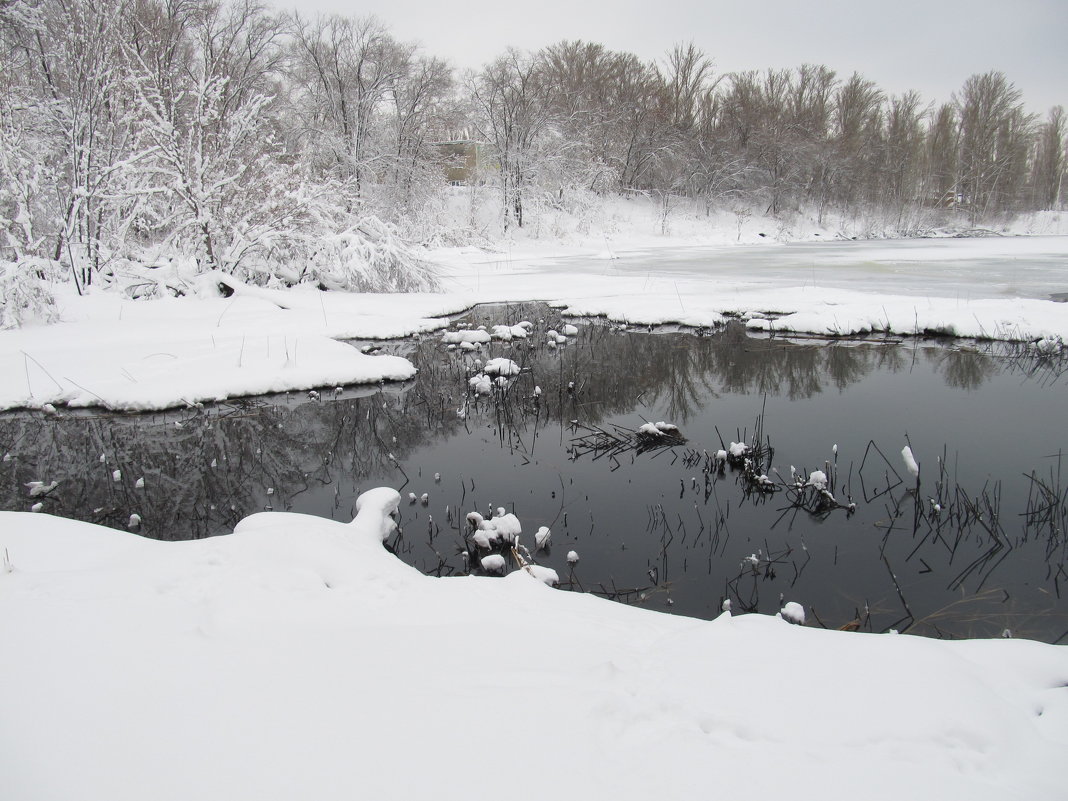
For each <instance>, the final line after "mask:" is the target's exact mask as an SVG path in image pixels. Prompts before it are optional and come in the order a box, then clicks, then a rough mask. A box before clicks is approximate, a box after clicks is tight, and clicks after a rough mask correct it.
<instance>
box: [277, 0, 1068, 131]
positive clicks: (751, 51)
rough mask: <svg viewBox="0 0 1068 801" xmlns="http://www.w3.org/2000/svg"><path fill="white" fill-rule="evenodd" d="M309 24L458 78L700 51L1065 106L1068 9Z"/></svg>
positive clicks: (690, 8)
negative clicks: (548, 53) (360, 27)
mask: <svg viewBox="0 0 1068 801" xmlns="http://www.w3.org/2000/svg"><path fill="white" fill-rule="evenodd" d="M274 5H275V6H276V7H277V8H290V9H292V8H296V9H298V10H300V11H301V12H302V13H306V14H315V13H317V12H331V13H339V14H344V15H348V16H363V15H367V14H375V15H376V16H378V17H379V18H380V19H382V20H383V21H384V22H385V23H386V24H387V25H388V26H389V27H390V29H391V31H392V32H393V35H394V36H396V37H397V38H398V39H401V40H404V41H415V42H419V43H420V44H422V45H423V47H424V49H425V50H426V51H427V52H429V53H431V54H433V55H437V56H441V57H443V58H447V59H449V60H450V61H452V62H453V64H454V65H456V66H457V67H461V68H464V67H478V66H481V65H482V64H484V63H485V62H486V61H489V60H490V59H491V58H493V57H494V56H496V55H498V54H499V53H501V52H503V50H504V48H505V47H507V46H509V45H511V46H514V47H518V48H521V49H530V50H534V49H537V48H540V47H543V46H545V45H547V44H552V43H554V42H558V41H560V40H562V39H584V40H587V41H595V42H600V43H601V44H603V45H605V46H607V47H609V48H611V49H613V50H627V51H630V52H633V53H636V54H637V55H639V56H641V57H642V58H645V59H653V58H659V57H660V56H662V55H663V53H664V52H665V51H666V50H668V49H669V48H670V47H671V46H672V44H673V43H675V42H680V41H689V40H693V41H694V43H695V44H697V45H698V46H699V47H701V48H702V49H703V50H704V51H705V52H706V53H707V54H708V55H710V56H711V57H712V59H713V61H714V62H715V65H716V69H717V70H718V71H719V72H731V71H734V70H743V69H764V68H766V67H793V66H797V65H798V64H801V63H804V62H814V63H822V64H826V65H827V66H829V67H831V68H832V69H834V70H836V71H837V72H838V73H839V75H849V74H851V73H852V72H853V71H854V70H856V71H859V72H861V73H862V74H863V75H864V76H865V77H867V78H869V79H871V80H873V81H875V82H876V83H877V84H878V85H879V86H880V87H881V88H883V89H884V90H886V91H888V92H900V91H904V90H906V89H917V90H919V91H920V92H921V93H922V94H923V96H924V99H925V100H935V101H943V100H949V98H950V94H951V93H952V92H953V91H955V90H956V89H958V88H959V87H960V85H961V84H962V83H963V82H964V79H965V78H967V77H968V76H969V75H971V74H973V73H976V72H986V71H987V70H991V69H998V70H1001V71H1002V72H1004V73H1005V74H1006V75H1007V76H1008V77H1009V79H1010V80H1011V81H1013V82H1014V83H1015V84H1016V86H1017V87H1018V88H1020V89H1021V90H1022V91H1023V94H1024V100H1025V102H1026V103H1027V105H1028V107H1029V108H1030V109H1031V110H1033V111H1038V112H1041V113H1042V114H1043V115H1044V114H1045V111H1046V110H1047V109H1048V108H1049V107H1050V106H1051V105H1054V104H1061V105H1065V106H1068V0H748V2H742V0H734V1H733V2H725V1H724V0H524V1H523V2H502V1H501V0H465V1H464V2H453V3H450V2H446V1H444V0H362V2H358V3H355V2H352V0H301V1H300V2H299V3H295V2H292V0H274Z"/></svg>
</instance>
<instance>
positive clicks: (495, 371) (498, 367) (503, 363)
mask: <svg viewBox="0 0 1068 801" xmlns="http://www.w3.org/2000/svg"><path fill="white" fill-rule="evenodd" d="M483 371H484V372H485V373H486V375H497V376H506V377H507V376H516V375H519V365H518V364H516V363H515V362H513V361H512V360H511V359H504V358H499V359H490V360H489V361H488V362H486V366H485V367H484V368H483Z"/></svg>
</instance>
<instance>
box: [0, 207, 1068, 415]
mask: <svg viewBox="0 0 1068 801" xmlns="http://www.w3.org/2000/svg"><path fill="white" fill-rule="evenodd" d="M620 225H621V229H620V233H618V234H617V235H616V236H615V241H614V245H613V248H614V251H615V252H616V254H617V255H618V256H619V258H617V259H614V260H611V261H608V262H605V261H604V260H599V259H596V258H593V256H594V255H595V254H596V252H597V250H596V249H595V247H594V245H595V244H596V242H597V241H599V242H600V248H603V242H604V239H603V236H595V237H591V238H590V239H589V241H587V240H582V239H580V240H578V241H575V242H563V241H560V240H557V241H548V240H546V241H539V240H526V241H520V242H516V243H508V242H505V243H502V244H501V246H500V247H501V250H499V251H487V250H481V249H477V248H450V249H439V250H435V251H427V252H426V254H425V255H426V257H427V258H428V259H430V260H432V261H434V262H436V263H437V264H438V265H439V267H440V271H441V278H442V286H443V289H442V291H441V292H436V293H413V294H368V295H357V294H347V293H343V292H321V291H318V290H315V289H311V288H299V287H298V288H296V289H292V290H271V289H261V288H256V287H246V286H243V285H241V284H238V283H236V282H234V281H229V282H228V283H230V284H231V285H233V286H234V287H235V288H236V290H237V291H236V294H234V295H233V297H230V298H220V297H218V294H217V292H215V291H214V290H213V288H212V287H211V286H210V282H209V281H208V280H207V278H205V279H204V280H202V281H201V291H200V292H199V294H197V295H195V296H192V297H186V298H162V299H155V300H139V301H132V300H128V299H125V298H124V297H123V296H122V295H121V294H117V293H108V292H104V291H95V290H94V291H92V292H90V293H89V294H87V295H86V296H85V297H78V296H77V295H76V294H74V293H73V291H72V290H71V289H70V287H68V286H65V285H61V286H58V287H56V295H57V303H58V312H59V318H60V321H59V322H57V323H54V324H50V325H44V324H34V323H29V324H26V325H24V326H23V327H22V328H19V329H14V330H5V331H0V371H2V374H3V375H5V376H7V380H6V381H5V382H3V384H2V385H0V408H5V409H6V408H16V407H29V408H41V409H43V408H47V406H46V405H47V404H52V405H53V406H54V405H56V404H69V405H72V406H89V405H97V406H105V407H108V408H113V409H132V410H151V409H161V408H167V407H175V406H184V405H187V404H190V403H197V402H205V401H212V400H218V399H224V398H232V397H237V396H241V395H254V394H262V393H268V392H282V391H288V390H297V389H309V388H312V387H332V386H337V385H344V384H350V383H373V382H378V381H380V380H403V379H405V378H408V377H410V376H411V375H413V373H414V367H413V366H412V365H411V364H410V363H409V362H407V360H404V359H401V358H398V357H395V356H389V355H377V356H374V355H369V354H361V353H359V351H358V350H357V349H355V348H352V347H351V346H349V345H347V344H345V343H344V342H342V341H340V340H344V339H356V338H362V339H368V338H371V339H384V338H390V337H400V336H405V335H408V334H414V333H427V332H432V331H438V330H442V329H444V328H445V327H446V319H445V318H446V316H447V315H450V314H454V313H457V312H460V311H463V310H465V309H468V308H470V307H471V306H472V305H473V304H476V303H486V302H522V301H528V300H544V301H548V302H550V303H552V304H555V305H558V306H561V307H566V308H567V313H568V315H569V317H573V318H574V317H582V316H594V315H603V316H605V317H607V318H608V319H611V320H615V321H620V322H627V323H631V324H659V323H667V322H676V323H683V324H686V325H692V326H702V327H709V326H714V325H717V324H721V323H723V322H724V321H725V320H726V319H728V316H733V317H737V318H738V319H741V320H742V321H744V322H745V324H746V325H747V326H748V327H749V328H750V329H752V330H754V331H766V332H779V331H792V332H812V333H817V334H843V335H844V334H856V333H865V332H871V331H876V332H885V331H889V332H893V333H897V334H923V333H925V332H940V333H950V334H956V335H958V336H964V337H993V338H1003V339H1016V340H1032V341H1036V342H1042V343H1046V344H1045V345H1043V347H1056V346H1058V343H1063V342H1064V341H1066V340H1068V314H1066V313H1065V306H1063V305H1062V304H1059V303H1055V302H1053V301H1052V300H1050V296H1051V295H1053V294H1055V293H1060V292H1064V291H1066V286H1065V283H1064V278H1063V264H1064V263H1065V261H1066V260H1068V237H1065V236H1033V237H1028V236H1004V237H987V238H982V239H929V240H896V241H887V240H879V241H867V242H853V241H837V242H824V241H818V242H794V243H789V244H783V243H782V242H774V241H765V240H758V239H756V234H755V233H754V234H753V237H752V238H751V239H749V238H748V234H747V240H743V241H753V240H755V241H757V242H760V244H755V243H754V244H734V245H729V244H724V242H726V241H733V240H734V237H733V235H732V236H730V237H725V236H724V235H723V229H722V228H715V227H713V228H709V227H708V222H707V221H704V220H703V219H702V222H701V223H700V225H698V223H697V222H694V223H693V225H691V226H690V228H689V229H688V232H687V229H685V228H684V227H683V226H681V225H680V226H678V228H679V229H680V230H681V231H683V232H684V233H683V234H680V235H678V236H675V237H674V238H672V237H665V236H662V235H659V234H654V233H652V232H651V230H648V229H647V227H646V226H644V224H642V225H633V226H631V227H630V228H626V227H625V226H624V225H623V223H622V221H621V223H620ZM728 229H729V231H730V232H731V233H732V234H733V231H734V226H733V224H731V225H730V226H728ZM624 230H625V231H626V235H625V236H624V233H623V231H624ZM801 230H802V229H800V228H799V229H798V234H797V235H798V236H800V235H801ZM643 231H644V232H643ZM698 232H701V233H700V234H698ZM571 327H572V324H570V323H569V324H567V325H565V326H563V331H564V334H561V333H555V334H554V337H553V338H552V339H551V340H549V342H550V343H552V344H554V345H555V344H564V343H565V342H566V341H567V338H566V336H565V334H566V333H567V332H570V331H571ZM507 328H508V332H509V335H511V336H512V337H517V336H521V334H520V333H519V331H524V332H525V331H527V330H529V323H525V321H524V322H523V323H519V324H517V325H515V326H508V327H507ZM503 330H504V329H503V328H502V329H500V333H501V334H502V335H503ZM442 337H443V340H444V341H445V342H446V343H451V344H453V345H456V346H458V347H464V348H475V347H478V346H484V345H486V343H489V342H491V340H492V334H491V333H490V332H488V331H486V330H483V329H475V330H464V331H451V332H449V331H446V332H445V333H444V334H442Z"/></svg>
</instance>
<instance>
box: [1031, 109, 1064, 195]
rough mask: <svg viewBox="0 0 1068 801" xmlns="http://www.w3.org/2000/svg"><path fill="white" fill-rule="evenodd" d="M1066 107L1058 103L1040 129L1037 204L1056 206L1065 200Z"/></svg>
mask: <svg viewBox="0 0 1068 801" xmlns="http://www.w3.org/2000/svg"><path fill="white" fill-rule="evenodd" d="M1064 129H1065V119H1064V107H1063V106H1054V107H1053V108H1051V109H1050V110H1049V114H1048V115H1047V117H1046V121H1045V122H1044V123H1042V125H1041V126H1040V127H1039V131H1038V141H1037V143H1036V149H1035V150H1036V152H1035V159H1034V170H1033V177H1032V184H1033V186H1034V193H1035V206H1036V208H1040V209H1055V208H1057V207H1058V206H1059V204H1060V202H1061V192H1062V189H1063V187H1064V173H1065V159H1066V153H1065V130H1064Z"/></svg>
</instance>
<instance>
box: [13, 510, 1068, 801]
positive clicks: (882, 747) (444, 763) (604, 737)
mask: <svg viewBox="0 0 1068 801" xmlns="http://www.w3.org/2000/svg"><path fill="white" fill-rule="evenodd" d="M399 498H400V496H399V494H398V493H397V492H396V491H394V490H392V489H379V490H372V491H371V492H370V493H365V494H364V495H362V496H361V497H360V500H359V502H358V512H357V515H356V517H355V519H354V520H353V521H352V522H351V523H340V522H336V521H332V520H326V519H322V518H316V517H312V516H308V515H301V514H292V513H282V512H276V513H260V514H256V515H253V516H251V517H248V518H246V519H245V520H243V521H242V522H241V523H240V524H239V525H238V526H237V528H236V529H235V532H234V534H232V535H230V536H223V537H213V538H209V539H205V540H196V541H190V542H160V541H154V540H147V539H144V538H142V537H139V536H136V535H134V534H131V533H128V532H119V531H113V530H108V529H104V528H100V527H98V526H93V525H89V524H85V523H78V522H75V521H70V520H65V519H60V518H55V517H52V516H50V515H47V514H37V515H31V514H27V513H14V512H7V513H2V514H0V552H3V553H6V554H8V555H9V556H8V558H7V559H6V560H5V565H8V567H7V568H6V569H5V570H3V571H0V599H2V603H3V609H4V614H3V615H0V643H3V649H4V658H3V659H0V686H3V687H6V688H12V691H11V692H8V693H6V694H5V697H4V711H3V716H2V718H0V753H2V754H3V755H4V765H5V768H4V793H3V795H4V799H5V801H30V799H34V801H38V800H40V799H48V800H49V801H51V800H52V799H56V800H57V801H58V799H71V798H77V799H84V801H105V799H106V801H141V799H145V798H152V799H158V801H179V799H189V798H219V797H225V798H229V799H257V800H261V799H262V800H263V801H282V799H289V798H298V797H299V798H322V799H329V798H354V797H360V798H380V799H407V798H443V799H460V798H490V797H493V796H496V795H499V794H500V788H502V787H508V788H509V789H508V792H507V795H508V796H509V797H510V798H516V799H519V800H520V801H528V800H529V801H534V800H535V799H542V798H545V797H546V796H548V795H552V794H554V793H557V794H558V791H559V777H558V776H557V775H556V774H554V773H553V772H552V771H531V772H529V773H528V774H525V775H524V776H523V780H522V781H521V782H516V781H515V779H516V773H515V764H514V762H513V761H511V760H497V759H486V760H481V761H480V762H479V764H478V776H479V779H478V781H477V782H475V783H471V782H463V781H461V782H456V783H453V782H450V781H448V780H446V779H444V778H443V777H446V776H448V775H449V771H453V772H455V770H456V767H457V766H458V765H460V766H463V765H471V764H472V759H473V758H474V757H473V751H472V748H475V747H476V746H473V745H472V744H473V743H486V742H501V743H507V744H508V749H509V751H510V752H513V751H514V753H537V754H538V755H539V759H541V760H543V761H544V763H545V764H548V765H553V764H572V765H574V764H578V765H581V766H582V770H581V771H577V772H575V773H574V774H573V775H571V776H570V778H569V780H568V792H567V795H569V796H574V797H591V798H594V797H596V798H602V797H604V798H623V799H637V798H695V797H699V796H701V795H705V794H707V793H708V791H709V788H710V787H714V790H715V793H716V794H717V795H723V796H724V797H728V796H735V795H738V796H742V795H746V794H750V795H751V794H752V792H753V777H754V776H759V777H760V779H759V785H760V789H759V793H758V794H759V795H760V796H761V797H769V798H771V797H775V798H791V799H794V798H796V799H823V798H828V797H830V798H843V799H845V798H864V799H876V800H877V801H890V799H899V798H910V799H920V800H921V801H927V800H928V799H930V801H935V800H936V799H938V800H939V801H941V799H945V798H958V797H966V798H969V799H971V800H972V801H994V799H1004V798H1027V799H1029V800H1030V801H1057V800H1059V799H1062V798H1063V797H1064V785H1063V771H1062V770H1061V762H1062V760H1063V754H1064V753H1065V749H1066V748H1068V696H1066V689H1065V687H1066V686H1068V649H1066V648H1064V647H1059V646H1051V645H1044V644H1041V643H1035V642H1029V641H1026V640H1016V639H1000V638H999V639H993V640H976V641H939V640H933V639H924V638H919V637H911V636H897V635H878V634H860V633H849V632H839V631H827V630H822V629H817V628H813V627H802V626H784V625H782V624H781V621H779V620H776V619H774V618H773V617H771V616H765V615H752V614H750V615H735V616H731V615H730V614H729V613H727V614H724V615H722V616H720V617H719V618H717V619H716V620H713V621H700V620H693V619H689V618H683V617H676V616H672V615H662V614H658V613H654V612H651V611H648V610H645V609H640V608H632V607H628V606H624V605H622V604H616V603H612V602H609V601H606V600H603V599H599V598H596V597H593V596H590V595H584V594H580V593H567V592H560V591H554V590H551V589H550V588H548V587H546V586H544V585H543V584H542V583H541V581H532V580H530V578H531V577H530V576H529V575H525V574H526V573H527V571H525V570H518V571H515V572H514V573H512V574H511V575H510V576H509V577H508V578H506V579H504V580H491V579H485V578H479V577H473V576H468V577H462V578H431V577H427V576H423V575H421V574H420V573H418V572H417V571H415V570H414V569H412V568H410V567H408V566H406V565H404V564H403V563H401V562H400V561H399V560H398V559H396V558H395V557H394V556H393V555H391V554H390V553H388V552H387V551H386V550H385V549H384V548H383V546H382V541H383V538H384V537H386V536H388V534H389V532H391V531H392V530H393V521H392V519H391V514H393V513H395V510H396V509H397V505H398V502H399ZM534 572H535V578H542V581H544V576H547V575H548V574H547V573H545V572H544V571H534ZM538 574H542V575H541V576H539V575H538ZM784 658H785V659H787V660H788V663H789V668H788V671H787V673H786V674H784V672H783V671H784V667H783V665H784ZM784 676H785V679H784ZM389 688H402V691H400V692H393V691H391V690H390V689H389ZM798 688H803V691H801V692H799V691H798ZM888 688H892V690H893V691H892V692H891V691H888ZM563 710H566V715H567V725H565V726H561V725H560V721H561V715H562V714H564V712H563ZM458 720H459V721H462V723H463V733H464V736H463V737H457V736H456V732H457V728H456V727H457V721H458ZM161 743H165V744H166V747H161ZM398 743H403V744H404V747H403V748H398ZM413 753H414V754H418V755H419V758H420V769H419V770H418V771H413V770H412V769H411V755H412V754H413ZM116 754H121V770H111V769H107V770H105V769H102V768H101V766H107V765H114V764H116V763H115V759H116ZM650 764H655V765H656V766H657V768H658V769H657V770H656V771H653V772H650V771H649V767H648V766H649V765H650ZM57 765H60V766H62V770H57V769H56V766H57ZM828 765H834V780H833V785H828V767H827V766H828Z"/></svg>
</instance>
